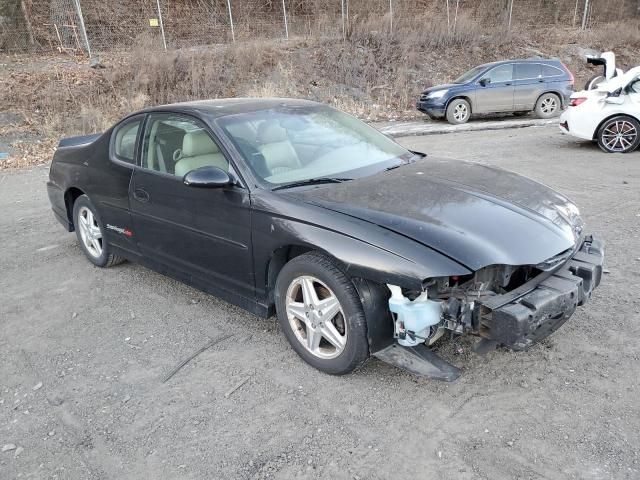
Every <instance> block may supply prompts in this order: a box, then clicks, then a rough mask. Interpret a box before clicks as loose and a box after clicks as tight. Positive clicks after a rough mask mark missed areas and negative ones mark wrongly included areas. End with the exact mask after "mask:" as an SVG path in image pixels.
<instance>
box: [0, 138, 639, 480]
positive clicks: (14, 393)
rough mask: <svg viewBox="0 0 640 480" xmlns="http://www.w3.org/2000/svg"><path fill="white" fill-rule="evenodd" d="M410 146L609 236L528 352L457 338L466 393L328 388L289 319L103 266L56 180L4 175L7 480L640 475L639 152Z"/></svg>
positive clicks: (2, 474) (384, 377)
mask: <svg viewBox="0 0 640 480" xmlns="http://www.w3.org/2000/svg"><path fill="white" fill-rule="evenodd" d="M401 141H402V143H404V144H406V145H408V146H411V147H413V148H417V149H422V150H424V151H426V152H428V153H429V154H432V155H434V156H436V155H437V156H447V157H453V158H459V159H470V160H474V161H478V162H483V163H487V164H491V165H496V166H500V167H504V168H508V169H511V170H515V171H517V172H519V173H522V174H525V175H528V176H531V177H533V178H535V179H537V180H540V181H542V182H544V183H547V184H549V185H551V186H552V187H554V188H556V189H558V190H560V191H561V192H564V193H565V194H567V195H569V196H570V197H571V198H572V199H574V200H575V201H576V202H577V203H578V205H579V206H580V207H581V210H582V212H583V215H584V217H585V219H586V221H587V224H588V229H589V231H593V232H597V233H599V234H600V235H602V236H603V237H604V238H605V239H606V241H607V261H606V268H607V269H608V270H607V274H606V275H605V276H604V278H603V282H602V285H601V286H600V288H599V289H598V290H597V291H596V292H595V296H594V298H593V300H592V301H591V302H590V303H589V304H587V305H586V306H585V307H582V308H580V309H579V310H578V311H577V312H576V314H575V315H574V317H573V318H572V319H571V320H570V321H569V322H568V323H567V324H566V325H565V326H564V327H563V328H562V329H561V330H560V331H559V332H557V333H556V334H555V335H553V336H552V337H551V338H549V339H548V340H547V341H545V342H544V343H542V344H540V345H537V346H536V347H534V348H532V349H531V350H529V351H528V352H524V353H513V352H509V351H504V350H499V351H495V352H492V353H490V354H488V355H487V356H484V357H481V356H477V355H476V354H474V353H472V352H471V351H470V349H469V343H468V342H461V343H460V344H459V345H457V346H456V347H455V348H453V349H451V350H452V351H453V352H455V353H457V354H455V355H453V357H452V360H453V361H454V363H456V364H457V365H459V366H460V367H462V369H463V375H462V377H461V378H460V379H459V380H458V381H456V382H455V383H451V384H447V383H440V382H436V381H429V380H424V379H418V378H416V377H413V376H411V375H409V374H407V373H403V372H401V371H399V370H397V369H395V368H393V367H390V366H388V365H385V364H384V363H381V362H379V361H377V360H370V361H369V362H368V363H367V364H366V365H365V367H364V368H363V369H362V370H361V371H359V372H357V373H355V374H352V375H349V376H345V377H331V376H328V375H324V374H322V373H320V372H318V371H316V370H314V369H312V368H311V367H309V366H307V365H306V364H304V363H303V362H302V361H301V360H300V359H299V358H298V357H297V356H296V354H295V353H294V352H293V350H292V349H291V348H290V347H289V345H288V344H287V343H286V341H285V339H284V337H283V335H281V333H280V332H279V331H278V328H277V326H276V324H275V322H274V319H269V320H261V319H257V318H256V317H253V316H251V315H250V314H248V313H245V312H243V311H242V310H240V309H238V308H236V307H233V306H230V305H229V304H227V303H225V302H222V301H220V300H217V299H216V298H213V297H211V296H207V295H205V294H203V293H201V292H199V291H196V290H194V289H192V288H190V287H186V286H184V285H182V284H180V283H177V282H175V281H173V280H170V279H167V278H165V277H163V276H161V275H159V274H156V273H154V272H151V271H149V270H146V269H144V268H142V267H139V266H137V265H133V264H129V263H126V264H123V265H120V266H118V267H114V268H110V269H99V268H95V267H93V266H92V265H91V264H90V263H89V262H88V261H86V260H85V259H84V258H83V256H82V253H81V251H80V249H79V247H78V245H77V243H76V239H75V236H74V235H73V234H68V233H65V231H64V230H63V229H62V227H61V226H60V225H59V224H58V223H57V222H56V221H55V220H54V218H53V215H52V214H51V212H50V209H49V203H48V200H47V195H46V191H45V181H46V179H47V173H48V172H47V168H46V167H35V168H33V169H31V170H22V171H4V172H1V173H0V209H1V211H2V215H1V216H0V245H1V247H0V365H1V367H0V449H2V450H4V449H5V448H9V450H7V451H3V452H0V478H1V479H3V480H4V479H14V478H58V479H139V478H149V479H173V478H176V479H177V478H179V479H203V478H207V479H263V478H276V479H291V478H302V479H312V478H323V479H325V478H332V479H390V478H400V479H404V478H411V479H413V478H425V479H456V480H465V479H491V480H496V479H553V480H556V479H638V478H640V448H639V447H640V402H638V398H639V396H640V389H639V385H638V382H639V378H640V375H639V372H640V358H639V357H640V344H639V342H638V338H639V336H640V299H639V296H638V287H639V286H640V273H639V271H640V238H639V235H640V228H639V224H640V188H639V186H640V152H636V153H633V154H629V155H626V156H622V155H605V154H603V153H601V152H600V150H599V149H598V148H597V146H593V145H590V144H588V143H586V144H585V143H581V142H578V141H575V140H572V139H570V138H568V137H564V136H562V135H560V133H559V132H558V130H557V127H539V128H536V127H531V128H524V129H518V130H502V131H491V132H466V133H460V134H450V135H440V136H436V135H431V136H425V137H410V138H405V139H402V140H401ZM389 188H393V186H392V185H390V186H389ZM505 235H508V232H505ZM225 334H233V337H231V338H229V339H227V340H225V341H223V342H221V343H219V344H218V345H216V346H214V347H213V348H211V349H209V350H207V351H205V352H204V353H202V354H201V355H199V356H198V357H196V358H195V359H194V360H193V361H191V362H190V363H189V364H188V365H187V366H186V367H184V368H183V369H182V370H180V371H179V372H178V373H177V374H176V375H175V376H174V377H173V378H171V379H170V380H169V381H167V382H166V383H163V382H162V378H163V376H164V375H166V374H167V373H168V372H170V371H171V370H172V369H173V367H174V366H175V365H176V364H177V363H179V362H180V361H181V360H182V359H184V358H185V357H186V356H188V355H189V354H190V353H192V352H194V351H196V350H197V349H198V348H200V347H201V346H202V345H204V344H206V343H207V342H208V341H209V339H211V338H216V337H218V336H221V335H225ZM245 379H248V380H247V381H246V382H245V383H244V384H243V385H242V386H240V387H239V388H237V389H236V390H235V391H232V390H233V388H234V387H236V386H237V385H238V384H239V383H240V382H241V381H243V380H245ZM230 392H232V393H230ZM12 447H15V449H11V448H12Z"/></svg>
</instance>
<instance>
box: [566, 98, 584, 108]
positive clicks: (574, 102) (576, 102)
mask: <svg viewBox="0 0 640 480" xmlns="http://www.w3.org/2000/svg"><path fill="white" fill-rule="evenodd" d="M586 101H587V97H577V98H572V99H571V102H569V106H571V107H577V106H578V105H580V104H581V103H584V102H586Z"/></svg>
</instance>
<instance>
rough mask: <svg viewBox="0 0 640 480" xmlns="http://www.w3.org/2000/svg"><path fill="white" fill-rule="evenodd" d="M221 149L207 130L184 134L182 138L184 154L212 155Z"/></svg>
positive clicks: (190, 155) (186, 155)
mask: <svg viewBox="0 0 640 480" xmlns="http://www.w3.org/2000/svg"><path fill="white" fill-rule="evenodd" d="M218 152H220V150H219V149H218V146H217V145H216V144H215V142H214V141H213V140H211V137H210V136H209V135H208V134H207V132H205V131H203V130H197V131H195V132H189V133H185V134H184V138H183V139H182V156H183V157H195V156H197V155H210V154H212V153H218Z"/></svg>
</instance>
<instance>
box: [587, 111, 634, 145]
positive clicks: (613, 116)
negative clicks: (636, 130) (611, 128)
mask: <svg viewBox="0 0 640 480" xmlns="http://www.w3.org/2000/svg"><path fill="white" fill-rule="evenodd" d="M615 117H628V118H631V119H633V120H635V121H636V122H640V118H637V117H634V116H633V115H629V114H628V113H614V114H613V115H609V116H608V117H607V118H605V119H604V120H602V121H601V122H600V123H599V124H598V126H597V127H596V129H595V130H594V131H593V140H597V139H598V132H599V131H600V129H601V128H602V125H604V124H605V122H608V121H609V120H611V119H612V118H615Z"/></svg>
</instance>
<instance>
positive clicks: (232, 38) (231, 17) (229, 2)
mask: <svg viewBox="0 0 640 480" xmlns="http://www.w3.org/2000/svg"><path fill="white" fill-rule="evenodd" d="M227 8H228V9H229V23H230V24H231V40H232V41H233V43H236V33H235V31H234V29H233V15H232V14H231V0H227Z"/></svg>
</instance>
